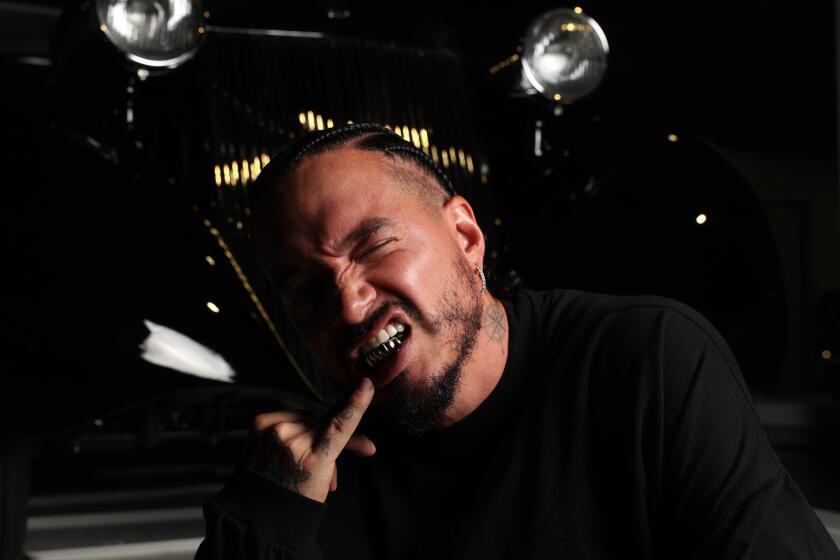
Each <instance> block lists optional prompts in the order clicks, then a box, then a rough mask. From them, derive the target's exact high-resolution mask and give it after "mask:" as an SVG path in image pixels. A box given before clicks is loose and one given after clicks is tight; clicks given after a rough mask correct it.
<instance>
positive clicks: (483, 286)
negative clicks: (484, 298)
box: [475, 265, 487, 294]
mask: <svg viewBox="0 0 840 560" xmlns="http://www.w3.org/2000/svg"><path fill="white" fill-rule="evenodd" d="M475 271H476V272H478V276H479V278H481V293H482V294H483V293H484V292H486V291H487V277H486V276H485V275H484V269H483V268H481V267H480V266H478V265H475Z"/></svg>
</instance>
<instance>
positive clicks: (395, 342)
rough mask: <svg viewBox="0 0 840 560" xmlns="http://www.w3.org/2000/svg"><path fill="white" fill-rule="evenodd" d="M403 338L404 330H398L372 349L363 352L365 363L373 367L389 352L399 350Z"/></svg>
mask: <svg viewBox="0 0 840 560" xmlns="http://www.w3.org/2000/svg"><path fill="white" fill-rule="evenodd" d="M404 338H405V332H398V333H397V334H395V335H394V336H392V337H391V338H389V339H388V340H386V341H385V342H383V343H382V344H380V345H378V346H376V347H374V348H373V350H371V351H370V352H368V353H367V354H365V361H366V362H367V365H369V366H370V367H373V366H374V365H376V364H377V363H379V362H380V361H382V359H383V358H385V356H387V355H389V354H390V353H391V352H394V351H397V350H399V349H400V346H401V345H402V342H403V339H404Z"/></svg>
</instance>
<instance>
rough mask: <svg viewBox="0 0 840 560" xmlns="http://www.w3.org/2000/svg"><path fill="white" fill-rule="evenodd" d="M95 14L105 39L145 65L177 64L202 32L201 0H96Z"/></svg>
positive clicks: (171, 65) (193, 47)
mask: <svg viewBox="0 0 840 560" xmlns="http://www.w3.org/2000/svg"><path fill="white" fill-rule="evenodd" d="M96 15H97V17H98V18H99V24H100V28H101V29H102V31H103V32H105V35H107V36H108V39H110V40H111V42H112V43H114V44H115V45H116V46H117V48H119V49H120V50H121V51H123V52H124V53H125V54H126V56H128V58H129V59H131V60H133V61H134V62H139V63H140V64H143V65H145V66H154V67H163V66H165V67H170V68H171V67H175V66H178V65H179V64H181V63H183V62H185V61H186V60H188V59H189V58H190V57H191V56H192V55H193V54H194V53H195V51H196V49H197V48H198V45H199V43H200V39H201V36H202V34H203V33H204V25H203V23H204V15H203V12H202V9H201V2H200V0H97V2H96Z"/></svg>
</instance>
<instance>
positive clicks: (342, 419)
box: [315, 377, 373, 459]
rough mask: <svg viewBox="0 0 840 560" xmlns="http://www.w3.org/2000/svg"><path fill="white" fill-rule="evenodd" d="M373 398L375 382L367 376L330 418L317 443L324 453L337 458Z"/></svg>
mask: <svg viewBox="0 0 840 560" xmlns="http://www.w3.org/2000/svg"><path fill="white" fill-rule="evenodd" d="M372 400H373V382H371V380H370V379H368V378H367V377H365V378H364V379H362V381H361V383H359V386H358V387H357V388H356V390H355V391H353V392H352V393H351V394H350V396H349V397H348V399H347V403H346V404H345V405H344V407H343V408H341V409H340V410H339V411H338V412H337V413H336V414H334V415H333V416H332V418H330V420H329V423H328V424H327V425H326V427H325V428H324V431H323V432H322V433H321V437H320V438H319V439H318V442H317V443H316V444H315V448H316V449H319V450H320V451H321V452H322V454H323V455H325V456H327V457H330V458H332V459H335V458H337V457H338V455H339V454H340V453H341V451H342V450H343V449H344V446H346V445H347V442H348V441H350V438H351V437H352V435H353V433H354V432H355V431H356V428H358V427H359V422H361V420H362V415H363V414H364V413H365V411H366V410H367V409H368V407H369V406H370V403H371V401H372Z"/></svg>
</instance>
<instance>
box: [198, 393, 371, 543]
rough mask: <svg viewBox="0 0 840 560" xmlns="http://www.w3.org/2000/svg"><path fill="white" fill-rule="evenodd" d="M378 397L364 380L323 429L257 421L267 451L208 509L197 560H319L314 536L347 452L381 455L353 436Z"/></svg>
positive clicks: (284, 415)
mask: <svg viewBox="0 0 840 560" xmlns="http://www.w3.org/2000/svg"><path fill="white" fill-rule="evenodd" d="M373 391H374V389H373V384H372V383H371V382H370V380H369V379H363V380H362V383H361V384H360V386H359V388H358V389H357V390H356V391H354V392H353V393H352V394H351V395H350V397H349V398H348V401H347V402H346V404H345V405H344V406H343V407H342V409H341V410H340V411H339V412H337V413H336V414H335V415H333V416H332V417H328V419H327V421H326V422H322V423H313V422H311V421H309V420H308V419H307V418H305V417H304V415H303V414H301V413H296V412H273V413H268V414H262V415H260V416H257V418H256V419H255V421H254V428H255V430H256V432H257V433H258V434H259V440H260V442H261V445H260V446H259V449H258V451H257V454H256V457H255V461H254V465H253V466H252V467H248V468H240V469H239V470H238V471H237V473H236V476H235V478H234V479H233V481H232V482H231V483H230V484H229V485H228V486H226V487H225V488H224V489H223V490H222V491H221V492H219V494H217V495H216V496H214V497H213V498H211V499H210V500H208V501H207V503H206V504H205V507H204V516H205V520H206V524H207V527H206V537H205V539H204V542H202V543H201V546H200V548H199V550H198V553H197V555H196V558H197V559H199V560H211V559H219V560H221V559H225V560H231V559H237V558H242V559H248V560H251V559H256V560H262V559H280V558H283V559H289V560H292V559H295V560H303V559H307V560H310V559H311V560H314V559H319V558H321V553H320V550H319V548H318V545H317V542H316V536H317V533H318V528H319V524H320V519H321V516H322V514H323V512H324V509H325V507H326V506H325V504H324V502H325V501H326V499H327V496H328V494H329V493H330V492H332V491H334V490H335V489H336V488H337V484H338V471H337V466H336V459H337V458H338V456H339V455H340V454H341V452H342V451H343V450H344V449H349V450H351V451H354V452H355V453H357V454H360V455H363V456H370V455H373V454H374V453H375V451H376V449H375V447H374V446H373V443H372V442H371V441H370V440H369V439H367V438H366V437H365V436H363V435H361V434H356V433H355V431H356V428H357V427H358V425H359V422H360V420H361V417H362V415H363V414H364V412H365V411H366V410H367V407H368V406H369V405H370V403H371V401H372V399H373Z"/></svg>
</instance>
